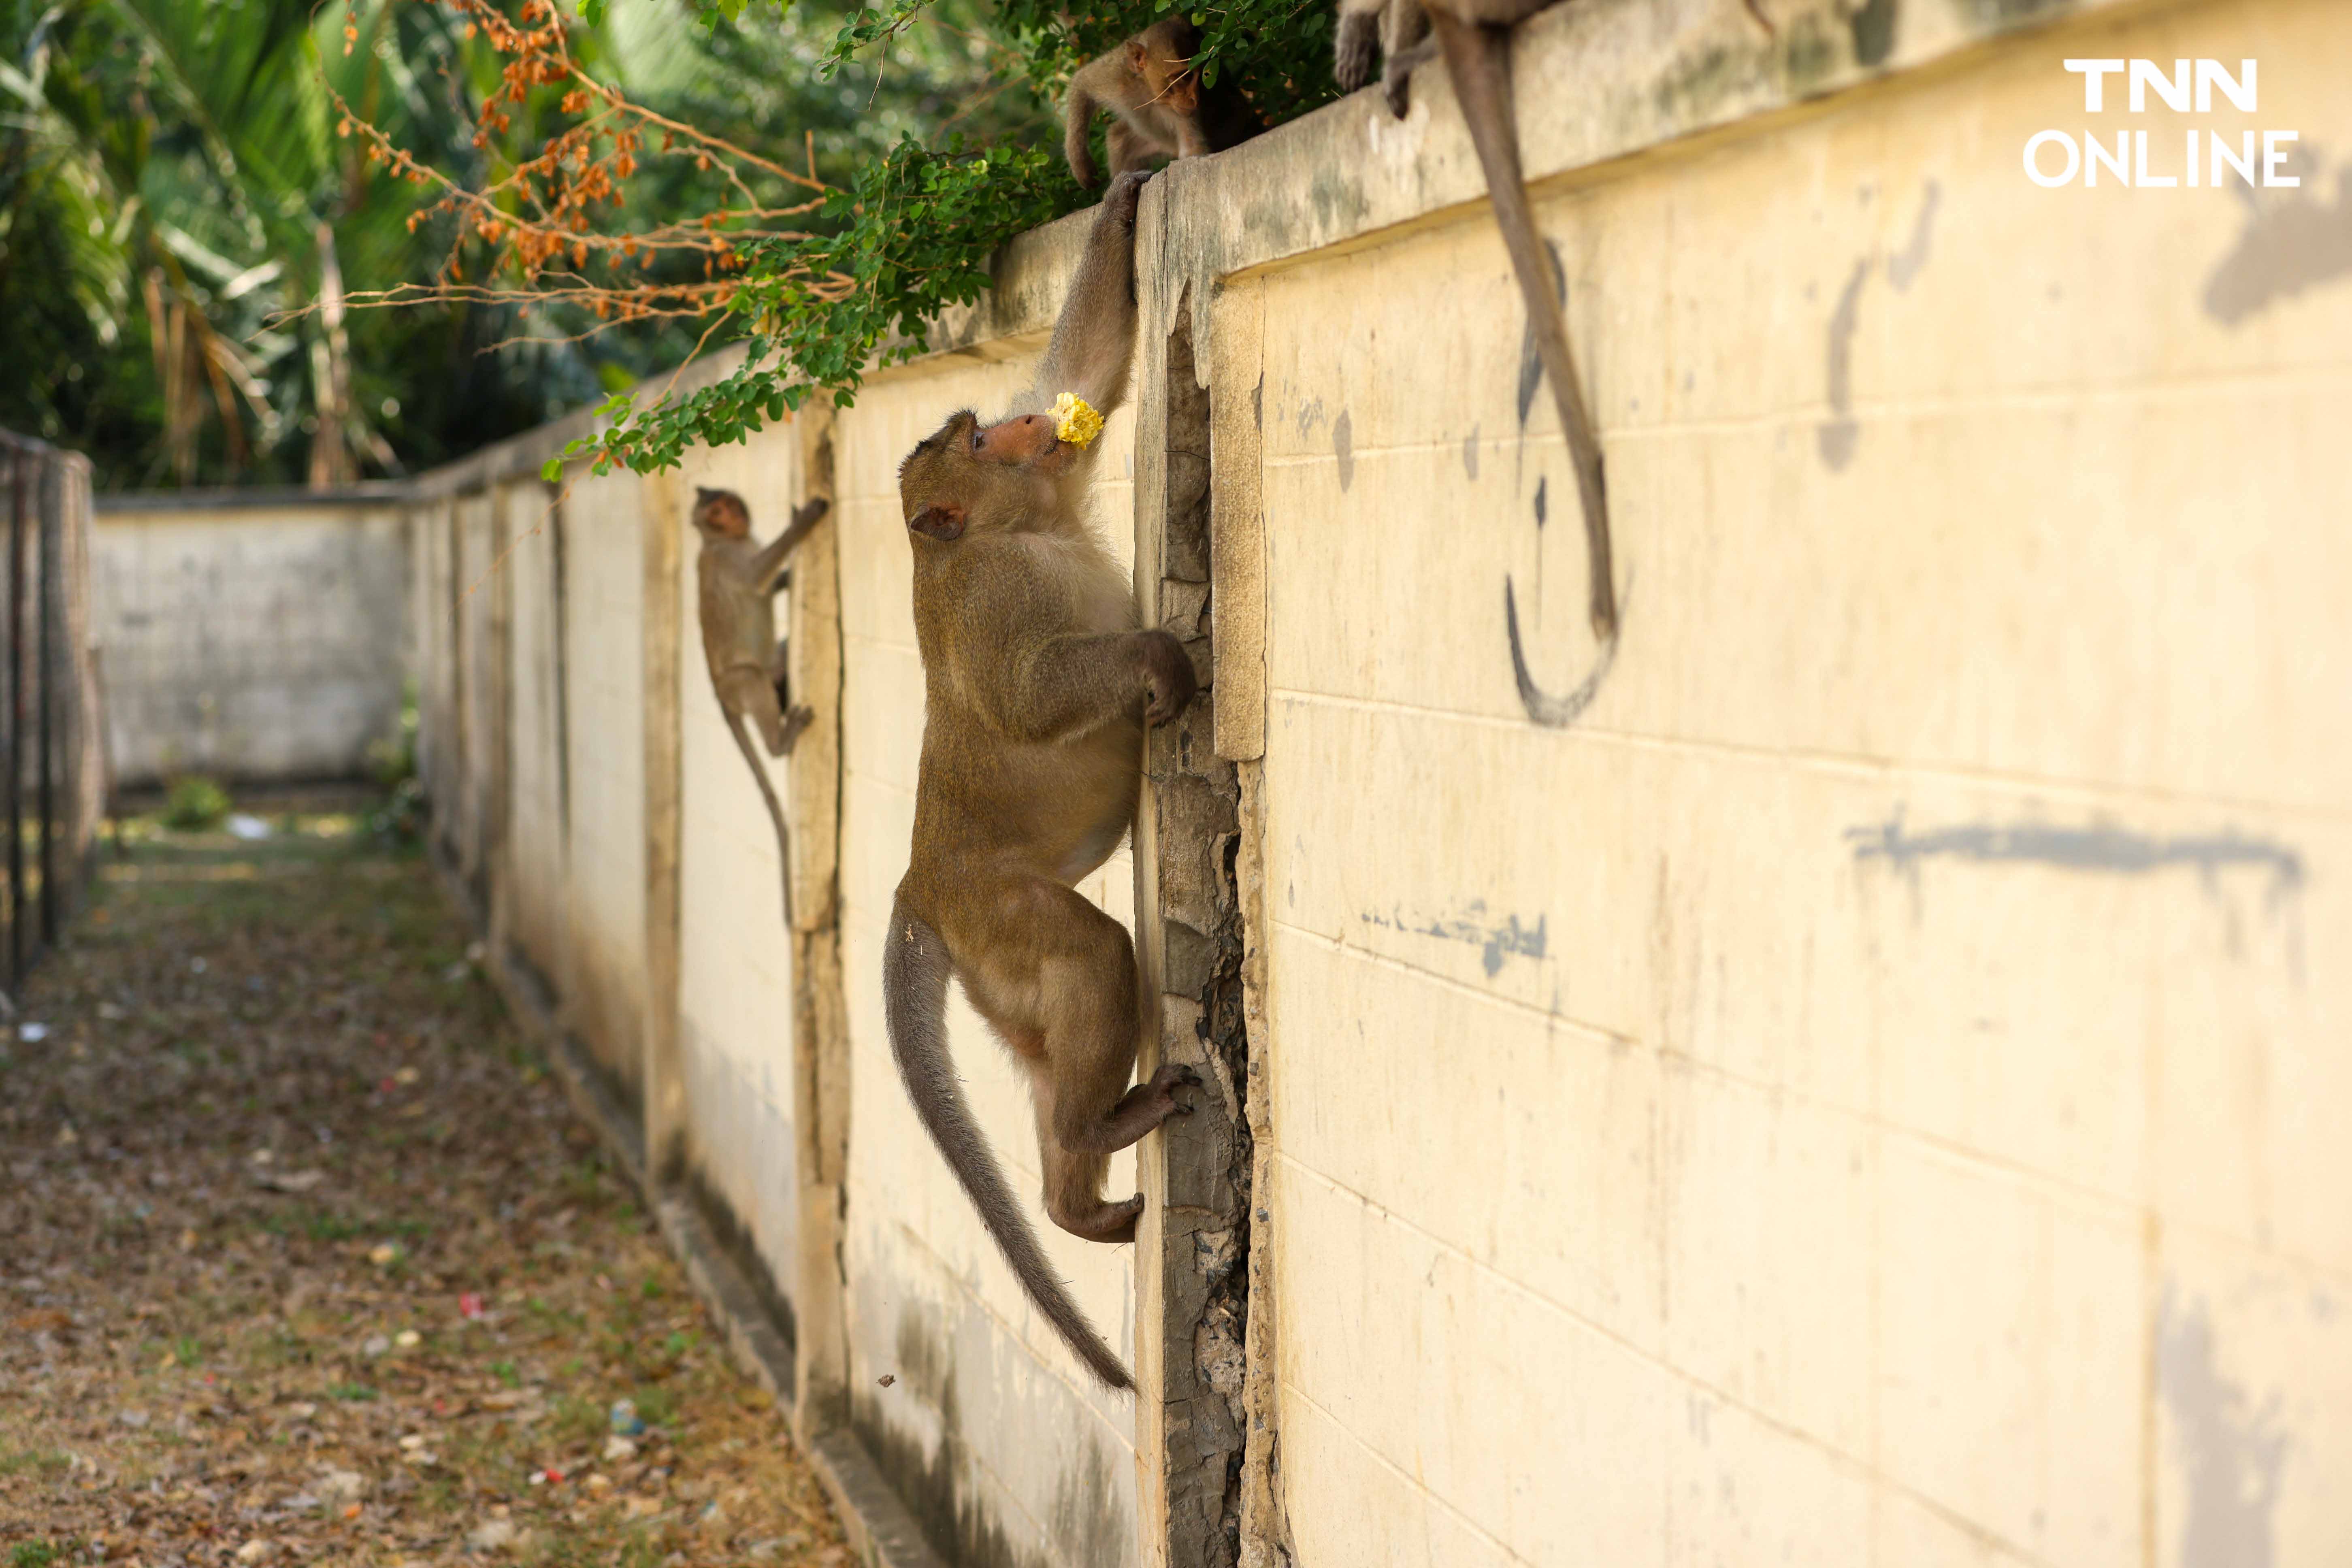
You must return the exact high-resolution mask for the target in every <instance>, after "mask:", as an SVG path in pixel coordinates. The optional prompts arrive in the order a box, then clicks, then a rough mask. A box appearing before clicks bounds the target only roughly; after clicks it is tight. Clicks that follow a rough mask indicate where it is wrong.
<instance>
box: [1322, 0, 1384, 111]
mask: <svg viewBox="0 0 2352 1568" xmlns="http://www.w3.org/2000/svg"><path fill="white" fill-rule="evenodd" d="M1380 31H1381V19H1380V14H1379V13H1378V12H1373V11H1349V12H1348V13H1346V14H1345V15H1344V16H1341V17H1340V18H1339V37H1337V38H1336V39H1334V40H1333V41H1332V45H1331V79H1332V80H1333V81H1335V82H1337V83H1339V90H1340V91H1342V92H1353V91H1355V90H1356V89H1358V88H1360V87H1361V86H1363V85H1364V84H1365V83H1366V82H1368V81H1370V80H1371V79H1372V50H1373V49H1374V48H1375V47H1377V46H1378V45H1379V42H1380Z"/></svg>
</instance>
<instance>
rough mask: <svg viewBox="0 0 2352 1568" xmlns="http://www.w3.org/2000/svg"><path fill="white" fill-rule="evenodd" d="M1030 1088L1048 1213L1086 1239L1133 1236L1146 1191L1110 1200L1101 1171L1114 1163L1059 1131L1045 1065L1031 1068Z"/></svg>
mask: <svg viewBox="0 0 2352 1568" xmlns="http://www.w3.org/2000/svg"><path fill="white" fill-rule="evenodd" d="M1030 1088H1031V1089H1032V1090H1033V1091H1034V1095H1035V1099H1036V1102H1037V1155H1038V1159H1039V1162H1040V1163H1042V1164H1043V1165H1044V1166H1045V1217H1046V1218H1047V1219H1050V1220H1052V1221H1053V1222H1054V1223H1055V1225H1057V1226H1061V1227H1062V1228H1063V1229H1064V1230H1066V1231H1068V1232H1069V1233H1070V1234H1071V1235H1072V1236H1076V1237H1084V1238H1085V1239H1086V1240H1087V1241H1101V1242H1108V1243H1111V1244H1113V1245H1117V1244H1118V1243H1120V1242H1126V1241H1133V1240H1134V1239H1135V1222H1136V1218H1137V1216H1138V1215H1141V1214H1142V1213H1143V1194H1141V1193H1137V1194H1134V1195H1133V1196H1131V1197H1128V1198H1123V1199H1121V1200H1120V1201H1118V1203H1110V1202H1108V1201H1106V1200H1105V1199H1104V1197H1103V1195H1102V1188H1103V1177H1104V1175H1105V1174H1106V1173H1108V1171H1109V1169H1110V1156H1109V1155H1108V1154H1101V1153H1097V1152H1092V1151H1090V1150H1081V1149H1069V1148H1065V1147H1064V1146H1063V1144H1062V1142H1061V1140H1060V1139H1058V1138H1057V1137H1055V1133H1054V1120H1055V1109H1054V1108H1055V1098H1056V1097H1055V1093H1054V1079H1053V1075H1052V1074H1051V1073H1050V1072H1048V1071H1046V1070H1045V1068H1043V1067H1042V1066H1040V1067H1038V1068H1035V1069H1034V1070H1033V1071H1032V1073H1031V1074H1030Z"/></svg>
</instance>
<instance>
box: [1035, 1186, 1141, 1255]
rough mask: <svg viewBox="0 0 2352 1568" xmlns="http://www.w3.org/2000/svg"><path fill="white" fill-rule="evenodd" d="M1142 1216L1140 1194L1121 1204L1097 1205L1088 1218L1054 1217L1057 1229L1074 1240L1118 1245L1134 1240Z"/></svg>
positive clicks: (1080, 1215) (1084, 1216) (1077, 1215)
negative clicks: (1136, 1227) (1136, 1221)
mask: <svg viewBox="0 0 2352 1568" xmlns="http://www.w3.org/2000/svg"><path fill="white" fill-rule="evenodd" d="M1142 1212H1143V1194H1141V1193H1138V1194H1135V1196H1133V1197H1131V1198H1129V1199H1128V1200H1127V1201H1126V1202H1125V1203H1122V1204H1098V1205H1096V1206H1095V1207H1094V1208H1093V1209H1092V1210H1090V1211H1088V1212H1087V1213H1085V1214H1076V1215H1058V1214H1057V1215H1052V1216H1051V1217H1052V1219H1053V1221H1054V1223H1055V1225H1058V1226H1061V1227H1062V1228H1063V1229H1064V1230H1066V1231H1068V1232H1069V1233H1070V1234H1071V1235H1072V1236H1076V1237H1084V1238H1085V1239H1087V1240H1088V1241H1105V1242H1110V1243H1112V1244H1114V1245H1116V1244H1118V1243H1119V1242H1123V1241H1133V1240H1134V1239H1135V1220H1136V1216H1137V1215H1140V1214H1141V1213H1142Z"/></svg>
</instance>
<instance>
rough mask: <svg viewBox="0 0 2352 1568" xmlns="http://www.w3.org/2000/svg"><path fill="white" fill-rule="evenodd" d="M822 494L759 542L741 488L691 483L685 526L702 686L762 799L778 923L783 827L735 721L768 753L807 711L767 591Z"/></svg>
mask: <svg viewBox="0 0 2352 1568" xmlns="http://www.w3.org/2000/svg"><path fill="white" fill-rule="evenodd" d="M830 504H831V503H829V502H828V501H826V500H824V498H823V497H821V496H820V497H818V498H817V499H815V500H811V501H809V502H807V503H806V504H805V505H803V506H802V507H800V508H799V509H798V510H795V511H794V512H793V516H792V521H791V522H789V523H788V524H786V525H785V528H784V531H783V532H782V533H780V534H778V535H776V537H775V538H774V539H773V540H772V541H770V542H768V543H767V544H764V545H762V544H761V543H760V542H757V541H756V540H754V539H753V538H752V537H751V509H750V508H749V507H747V506H745V505H744V504H743V498H742V497H740V496H739V495H737V494H736V493H735V492H734V491H733V490H710V489H697V490H696V491H695V492H694V531H696V532H697V533H698V534H700V535H701V536H702V548H701V551H700V552H699V553H698V554H697V555H696V557H695V562H694V575H695V584H696V587H697V589H698V595H697V598H698V614H699V618H700V619H701V622H702V653H703V657H704V658H705V659H707V660H708V661H709V665H710V688H711V690H712V691H714V692H715V693H717V695H718V698H719V710H720V711H722V712H723V713H725V714H726V716H727V728H728V730H729V731H730V732H731V733H733V735H734V737H735V744H736V747H737V748H738V749H739V750H740V751H741V752H742V753H743V761H744V762H745V763H747V764H748V765H749V766H750V767H751V782H752V783H754V784H758V785H759V786H760V795H761V798H762V799H764V800H765V801H766V802H767V803H768V818H769V820H770V821H772V822H773V823H774V824H775V825H776V856H777V858H778V859H779V860H780V861H782V866H783V879H784V928H785V929H786V930H787V931H789V930H791V929H792V923H793V856H792V830H791V829H790V828H788V827H787V826H785V825H784V808H783V805H782V803H781V802H779V801H778V800H777V799H776V789H775V786H774V785H773V784H771V783H769V781H768V768H767V764H766V763H762V762H761V760H760V753H759V752H758V751H757V750H755V749H754V748H753V746H752V744H751V735H750V733H749V732H748V731H746V730H745V729H744V721H746V720H749V721H751V723H753V724H755V725H757V726H758V727H759V731H760V738H761V740H762V741H764V742H767V747H768V754H769V755H770V756H773V757H782V756H788V755H790V754H791V752H792V749H793V742H796V741H798V740H799V739H800V734H801V731H803V730H805V729H807V728H808V726H809V721H811V720H812V719H814V717H815V715H814V713H812V712H811V711H810V710H808V709H806V708H794V707H793V706H792V689H791V687H790V685H789V684H788V683H787V681H786V680H785V678H784V644H783V643H782V642H780V641H778V640H777V637H776V611H775V594H776V590H778V589H779V588H782V587H783V586H784V585H785V584H789V583H790V582H791V581H792V580H793V574H792V572H791V569H790V568H789V566H788V565H787V564H786V563H788V562H790V561H791V560H792V555H793V551H795V550H797V549H799V548H800V543H801V541H802V540H803V539H806V538H807V537H808V535H809V531H810V530H811V529H813V528H814V527H815V526H816V525H817V522H818V521H819V520H820V519H822V518H823V517H824V513H825V509H826V507H827V506H828V505H830Z"/></svg>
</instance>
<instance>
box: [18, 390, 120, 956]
mask: <svg viewBox="0 0 2352 1568" xmlns="http://www.w3.org/2000/svg"><path fill="white" fill-rule="evenodd" d="M0 506H5V509H6V513H7V527H8V537H7V548H6V552H5V558H0V616H4V617H5V626H4V627H0V816H5V818H6V824H7V845H6V858H7V864H6V866H5V888H0V970H5V973H6V975H7V990H8V993H9V994H10V996H11V997H13V995H14V994H15V993H16V990H17V988H18V986H19V985H20V984H22V982H23V981H24V978H25V976H26V974H27V973H30V972H31V971H32V969H33V966H34V965H35V964H37V963H39V962H40V960H41V958H42V956H43V955H44V954H46V953H47V952H48V951H49V950H50V949H52V948H54V947H55V946H56V945H57V942H58V932H59V931H62V930H64V928H65V925H66V922H67V921H68V919H70V918H71V916H72V913H73V908H74V904H75V902H76V900H78V899H79V897H80V894H81V891H82V889H83V888H84V887H85V886H86V885H87V882H88V874H89V864H90V858H91V853H92V850H93V848H94V847H95V845H96V842H97V835H98V826H99V821H100V817H101V816H102V815H103V814H104V811H105V806H106V760H105V746H104V742H105V736H104V730H103V724H102V721H101V717H100V716H101V711H102V710H101V707H100V678H99V668H98V653H97V650H96V648H94V647H92V646H91V641H90V636H89V559H90V556H89V530H90V496H89V461H88V460H87V459H86V458H82V457H81V456H80V455H79V454H78V453H73V452H61V451H59V450H58V449H57V448H56V447H51V446H49V445H47V443H45V442H41V441H36V440H32V439H30V438H28V437H22V436H16V435H12V434H10V433H9V432H7V431H5V430H0Z"/></svg>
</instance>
